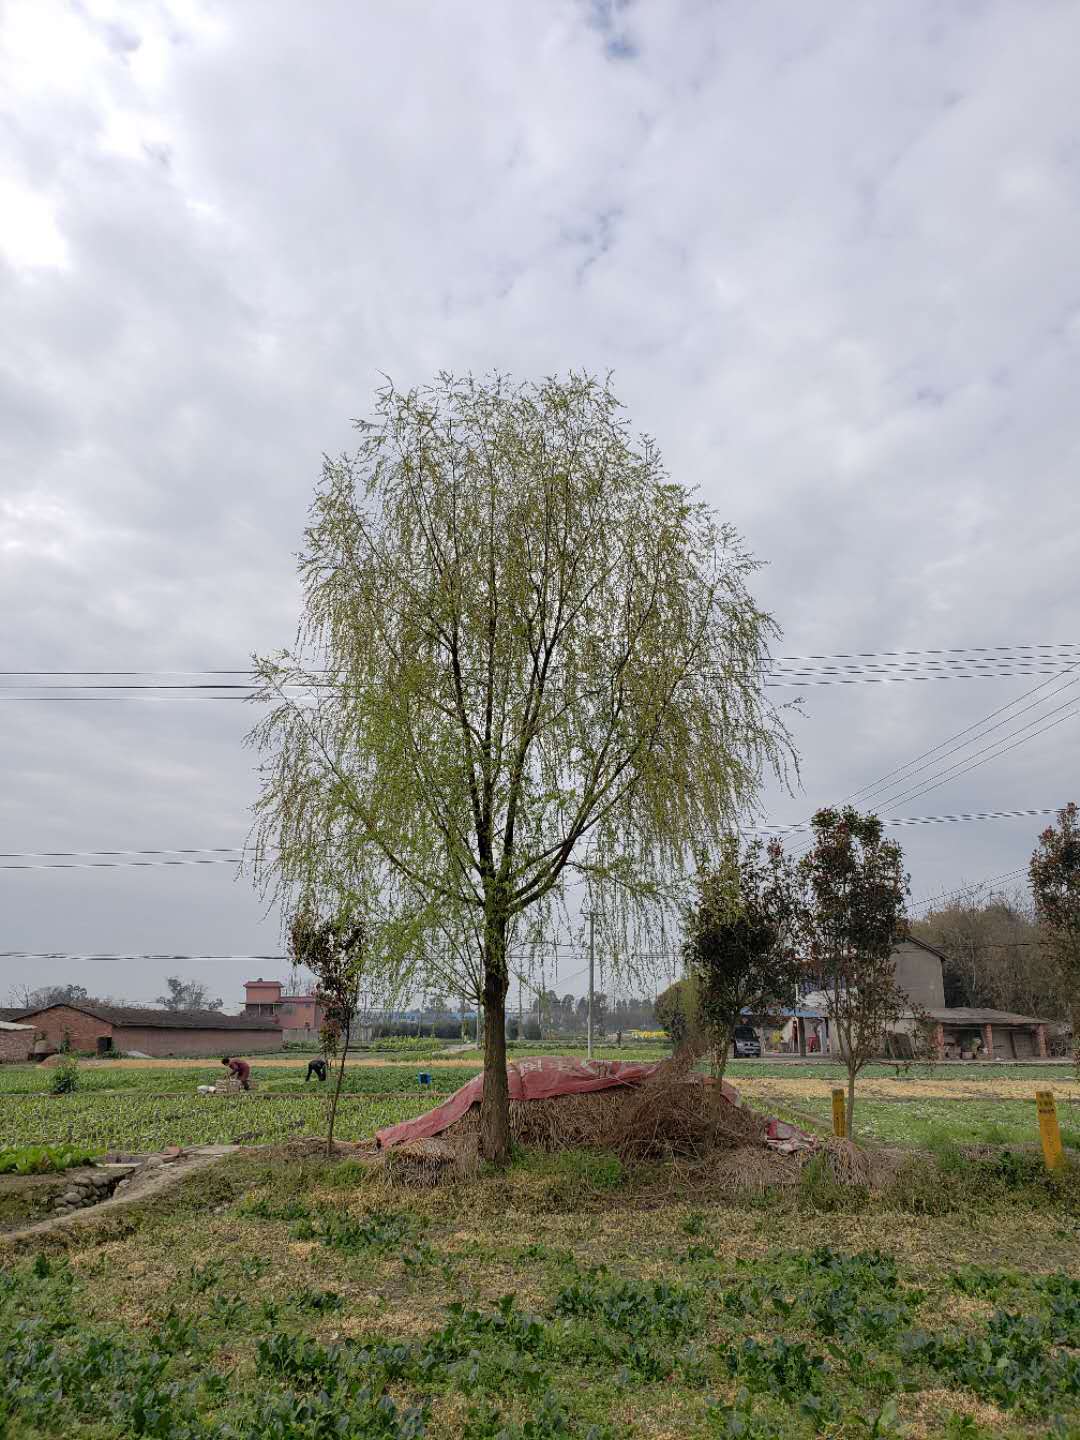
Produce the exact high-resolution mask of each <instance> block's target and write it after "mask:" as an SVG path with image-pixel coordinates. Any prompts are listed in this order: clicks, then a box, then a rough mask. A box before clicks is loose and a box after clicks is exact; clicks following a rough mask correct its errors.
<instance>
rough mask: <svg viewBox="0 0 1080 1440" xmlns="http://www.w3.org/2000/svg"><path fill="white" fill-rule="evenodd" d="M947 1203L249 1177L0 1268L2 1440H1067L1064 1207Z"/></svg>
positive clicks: (305, 1167)
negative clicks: (817, 1439)
mask: <svg viewBox="0 0 1080 1440" xmlns="http://www.w3.org/2000/svg"><path fill="white" fill-rule="evenodd" d="M942 1173H944V1172H942ZM933 1178H934V1177H933V1175H931V1176H929V1181H930V1182H931V1183H930V1184H927V1185H926V1186H924V1187H923V1192H926V1193H928V1192H929V1190H930V1188H931V1184H932V1182H933ZM949 1185H950V1186H951V1187H952V1188H951V1190H950V1193H951V1195H952V1197H953V1200H954V1202H955V1203H954V1207H953V1211H952V1212H950V1213H942V1214H935V1215H928V1214H925V1213H922V1212H920V1210H919V1209H918V1208H917V1207H912V1206H908V1207H907V1208H906V1209H905V1208H903V1204H902V1196H899V1195H897V1196H894V1197H892V1198H891V1199H889V1200H888V1202H887V1203H886V1201H885V1200H884V1199H882V1200H878V1201H873V1200H870V1199H869V1198H866V1197H864V1199H863V1200H862V1201H861V1202H860V1205H857V1206H855V1207H854V1208H852V1209H850V1210H848V1211H846V1212H844V1213H832V1212H831V1211H828V1208H827V1207H826V1211H824V1212H823V1209H822V1206H821V1205H820V1204H819V1203H818V1201H819V1200H820V1199H821V1198H822V1197H823V1196H824V1191H822V1192H821V1193H820V1194H817V1195H815V1193H814V1192H813V1191H812V1188H811V1187H809V1186H805V1187H802V1188H801V1189H795V1190H793V1191H788V1192H785V1193H783V1194H775V1195H770V1196H767V1197H765V1198H764V1199H757V1200H753V1201H750V1200H747V1201H746V1202H744V1203H742V1204H739V1203H734V1202H733V1201H731V1200H730V1199H727V1200H725V1199H721V1198H719V1197H718V1196H717V1195H715V1194H713V1193H710V1190H709V1187H708V1185H707V1183H702V1179H701V1177H698V1179H697V1180H696V1181H695V1183H694V1185H693V1186H692V1187H689V1186H686V1185H685V1184H684V1182H683V1181H682V1180H681V1179H680V1176H679V1175H678V1174H675V1173H674V1172H669V1171H667V1170H666V1169H664V1167H658V1166H651V1167H646V1168H644V1169H642V1170H641V1171H636V1172H628V1171H626V1170H624V1169H623V1168H622V1167H620V1166H618V1164H617V1162H613V1161H612V1160H611V1159H610V1157H604V1156H575V1157H572V1158H571V1157H568V1156H561V1157H543V1156H537V1155H525V1156H522V1157H521V1158H520V1159H519V1160H518V1161H517V1162H515V1164H514V1165H512V1166H511V1167H510V1168H509V1170H508V1171H506V1172H502V1173H495V1172H491V1173H485V1174H483V1175H482V1176H481V1177H480V1178H479V1179H477V1180H476V1181H475V1182H472V1183H470V1184H468V1185H463V1186H461V1187H460V1188H452V1189H448V1190H437V1191H424V1192H409V1191H402V1190H393V1189H391V1188H389V1187H388V1185H387V1184H386V1181H385V1179H383V1178H381V1177H380V1176H379V1175H378V1174H377V1173H372V1172H370V1171H364V1170H362V1169H358V1167H356V1166H355V1165H354V1164H351V1163H349V1162H346V1163H344V1164H341V1163H338V1164H333V1163H329V1162H326V1161H323V1160H321V1159H311V1160H307V1161H305V1162H304V1163H303V1164H298V1163H297V1162H295V1161H291V1162H290V1161H287V1160H276V1161H273V1160H265V1159H260V1160H252V1159H248V1158H240V1157H236V1158H234V1159H232V1160H230V1161H229V1162H227V1163H226V1164H223V1165H221V1166H218V1167H216V1168H215V1169H214V1170H212V1171H210V1172H206V1173H204V1174H203V1175H200V1176H197V1177H194V1178H193V1179H192V1180H190V1181H189V1182H187V1184H185V1185H184V1186H182V1187H179V1188H178V1189H177V1190H175V1191H173V1192H171V1195H170V1196H169V1197H167V1198H162V1199H161V1200H159V1201H158V1202H157V1203H156V1204H154V1205H152V1206H151V1205H147V1206H146V1207H144V1208H143V1210H142V1211H141V1212H140V1213H139V1214H138V1216H137V1217H136V1218H131V1217H129V1218H128V1219H126V1220H125V1221H124V1222H123V1223H120V1222H119V1221H116V1220H110V1219H109V1218H108V1217H107V1215H106V1214H103V1215H102V1216H101V1217H100V1219H99V1221H98V1222H97V1228H96V1229H94V1228H91V1229H90V1230H89V1232H88V1231H87V1230H84V1229H83V1228H82V1226H80V1227H79V1229H78V1231H76V1230H74V1228H73V1229H72V1231H71V1232H69V1233H68V1234H67V1235H66V1236H64V1235H59V1234H54V1235H53V1236H51V1237H50V1238H49V1239H48V1240H47V1241H44V1240H43V1241H39V1242H37V1244H36V1245H34V1246H28V1245H27V1244H26V1243H25V1242H24V1243H23V1244H22V1246H21V1248H20V1249H19V1250H12V1249H10V1248H8V1249H7V1250H6V1251H5V1250H4V1249H2V1248H0V1354H3V1356H4V1366H3V1367H2V1368H0V1424H2V1425H3V1426H4V1433H5V1435H7V1436H10V1437H11V1440H46V1437H54V1436H57V1435H64V1436H66V1437H68V1436H70V1437H73V1440H113V1437H116V1440H120V1437H127V1436H147V1437H152V1440H321V1437H325V1440H331V1437H335V1436H340V1437H351V1440H450V1437H455V1440H459V1437H460V1440H623V1437H626V1440H672V1437H675V1436H679V1437H684V1436H685V1437H687V1440H715V1437H732V1440H733V1437H743V1440H789V1437H790V1440H810V1437H812V1436H814V1435H822V1436H832V1437H837V1440H853V1437H871V1436H877V1437H881V1440H885V1437H898V1436H900V1435H903V1434H905V1433H910V1434H912V1435H913V1436H920V1437H927V1440H936V1437H951V1440H959V1437H964V1436H966V1437H969V1440H979V1437H987V1440H988V1437H990V1436H994V1437H998V1436H1003V1437H1021V1436H1023V1437H1031V1440H1034V1437H1036V1436H1045V1435H1047V1434H1049V1433H1054V1434H1059V1435H1062V1436H1069V1435H1075V1434H1076V1433H1077V1427H1078V1426H1080V1281H1077V1279H1076V1278H1075V1277H1076V1275H1077V1274H1078V1273H1080V1240H1078V1236H1077V1229H1076V1224H1075V1221H1076V1215H1077V1213H1078V1212H1077V1204H1076V1202H1077V1195H1076V1192H1075V1187H1074V1188H1072V1189H1069V1188H1068V1187H1056V1188H1055V1187H1053V1186H1050V1185H1048V1184H1047V1183H1046V1182H1045V1181H1043V1180H1042V1179H1041V1178H1040V1177H1039V1175H1038V1172H1037V1171H1024V1170H1023V1169H1022V1168H1021V1169H1014V1170H1012V1171H1008V1172H1006V1171H1002V1172H1001V1173H1000V1174H999V1173H998V1172H994V1173H993V1174H991V1173H990V1172H989V1171H988V1172H987V1175H986V1176H985V1177H984V1176H983V1175H982V1174H981V1172H980V1173H979V1174H978V1175H977V1176H974V1177H973V1183H971V1184H969V1185H967V1186H966V1187H965V1185H964V1184H963V1183H962V1181H961V1180H960V1179H958V1176H957V1172H956V1171H953V1172H951V1178H950V1179H949ZM911 1193H912V1195H917V1194H918V1193H920V1192H919V1189H918V1187H917V1186H916V1187H912V1190H911ZM825 1198H826V1199H827V1196H825ZM890 1207H891V1208H890ZM91 1226H92V1222H91ZM196 1237H197V1239H196ZM105 1241H107V1242H108V1243H107V1244H105V1243H103V1242H105ZM909 1427H910V1428H909ZM1051 1427H1055V1428H1054V1429H1051Z"/></svg>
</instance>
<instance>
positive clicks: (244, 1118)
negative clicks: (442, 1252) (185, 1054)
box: [0, 1056, 1080, 1150]
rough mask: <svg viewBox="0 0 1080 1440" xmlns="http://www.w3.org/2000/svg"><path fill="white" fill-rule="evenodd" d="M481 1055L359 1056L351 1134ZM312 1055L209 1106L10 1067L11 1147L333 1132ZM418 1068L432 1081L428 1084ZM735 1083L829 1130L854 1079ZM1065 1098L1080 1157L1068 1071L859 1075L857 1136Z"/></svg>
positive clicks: (123, 1073)
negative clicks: (65, 1085) (54, 1080)
mask: <svg viewBox="0 0 1080 1440" xmlns="http://www.w3.org/2000/svg"><path fill="white" fill-rule="evenodd" d="M478 1063H479V1062H478V1060H476V1059H475V1058H474V1057H469V1056H454V1057H450V1058H448V1059H447V1060H445V1061H441V1062H437V1061H425V1062H420V1063H419V1064H418V1063H417V1062H416V1061H413V1060H404V1061H389V1060H384V1059H378V1060H376V1059H362V1060H355V1061H354V1060H350V1062H349V1065H348V1068H347V1070H346V1073H345V1084H344V1089H343V1099H342V1105H341V1111H340V1115H339V1120H338V1126H339V1130H338V1133H339V1135H340V1137H341V1138H342V1139H348V1140H360V1139H365V1138H368V1137H370V1136H371V1135H372V1134H373V1133H374V1131H375V1130H376V1129H378V1128H380V1127H381V1126H383V1125H388V1124H392V1123H394V1122H395V1121H396V1120H400V1119H404V1118H406V1117H408V1116H411V1115H418V1114H422V1113H423V1111H424V1110H426V1109H428V1108H429V1107H430V1106H431V1105H432V1104H436V1103H438V1100H439V1099H440V1098H442V1097H444V1096H445V1095H448V1094H450V1093H451V1092H452V1091H454V1090H456V1089H457V1088H458V1087H459V1086H460V1085H462V1084H464V1083H465V1082H466V1081H467V1080H469V1079H470V1078H471V1077H472V1076H473V1075H475V1074H476V1073H477V1068H478ZM306 1065H307V1060H306V1057H305V1058H303V1059H299V1060H297V1059H288V1058H276V1057H275V1058H271V1059H268V1060H266V1061H258V1062H256V1063H255V1064H254V1066H253V1074H254V1077H255V1080H256V1090H255V1091H254V1093H253V1094H251V1095H241V1096H233V1097H221V1096H212V1097H209V1098H204V1097H201V1096H198V1095H197V1094H196V1093H195V1089H196V1086H197V1085H200V1084H204V1083H208V1082H211V1081H213V1080H215V1079H218V1078H220V1073H221V1067H220V1064H218V1065H217V1066H216V1068H215V1066H214V1065H213V1063H212V1062H203V1063H192V1062H190V1061H137V1060H125V1061H102V1062H98V1061H87V1062H83V1063H81V1064H80V1067H79V1078H78V1089H77V1090H76V1092H75V1093H74V1094H71V1095H60V1096H53V1095H50V1094H49V1093H48V1085H49V1083H50V1080H51V1077H52V1075H53V1073H54V1072H53V1071H52V1070H50V1069H49V1068H47V1067H42V1066H16V1065H9V1066H4V1067H0V1144H12V1143H17V1144H21V1143H27V1142H34V1141H45V1142H54V1143H55V1142H62V1141H70V1142H72V1143H75V1144H87V1145H98V1146H100V1147H101V1148H102V1149H119V1150H138V1149H149V1148H161V1147H163V1146H165V1145H192V1144H209V1143H213V1144H220V1143H229V1142H231V1141H233V1140H241V1141H243V1142H246V1143H253V1144H254V1143H270V1142H274V1141H277V1140H282V1139H287V1138H290V1137H293V1136H310V1135H317V1134H320V1133H322V1131H323V1127H324V1123H325V1122H324V1108H323V1101H324V1100H325V1095H326V1089H327V1088H328V1087H324V1086H321V1085H317V1082H315V1081H308V1082H305V1080H304V1078H303V1076H304V1072H305V1070H306ZM419 1070H424V1071H426V1072H427V1073H428V1074H429V1075H430V1076H431V1085H430V1086H429V1087H425V1088H422V1087H421V1086H420V1085H419V1083H418V1080H417V1074H418V1071H419ZM728 1075H729V1078H730V1079H731V1080H732V1081H733V1082H734V1083H735V1085H736V1086H737V1088H738V1090H739V1092H740V1094H741V1096H742V1098H743V1099H744V1101H746V1102H747V1103H748V1104H751V1105H754V1106H755V1107H757V1108H758V1109H761V1110H763V1111H765V1112H766V1113H769V1114H777V1115H780V1116H782V1117H783V1118H785V1119H790V1120H793V1121H794V1122H795V1123H797V1124H801V1125H804V1126H810V1127H813V1126H814V1125H817V1126H819V1127H822V1128H826V1129H827V1128H828V1126H829V1123H830V1091H831V1089H832V1087H833V1086H834V1085H836V1084H838V1083H840V1081H841V1079H842V1072H841V1071H840V1070H839V1069H838V1067H836V1066H833V1065H827V1064H814V1065H791V1064H785V1063H784V1062H769V1061H764V1062H761V1061H743V1062H733V1063H732V1064H731V1065H730V1066H729V1069H728ZM1038 1089H1052V1090H1053V1091H1054V1092H1055V1094H1056V1095H1057V1097H1058V1111H1059V1117H1060V1124H1061V1131H1062V1138H1063V1140H1064V1142H1065V1144H1066V1146H1067V1147H1071V1148H1077V1149H1080V1087H1078V1086H1077V1085H1076V1083H1075V1081H1074V1080H1073V1079H1072V1078H1071V1071H1070V1070H1068V1069H1065V1068H1062V1067H1060V1066H1059V1067H1053V1066H1048V1067H1041V1066H1040V1067H1024V1066H1012V1067H1008V1066H1000V1067H999V1066H988V1065H987V1066H979V1065H970V1066H965V1067H962V1068H961V1067H946V1066H941V1067H933V1068H926V1067H920V1068H917V1069H916V1068H913V1069H912V1070H911V1071H910V1072H901V1073H900V1074H897V1071H896V1067H895V1066H874V1067H870V1068H868V1070H867V1071H866V1073H865V1074H864V1075H863V1076H862V1077H861V1078H860V1081H859V1088H858V1100H857V1103H856V1135H857V1137H858V1138H861V1139H862V1140H864V1141H866V1142H873V1141H880V1142H884V1143H888V1144H899V1145H914V1146H924V1147H925V1146H930V1147H933V1146H937V1145H941V1144H949V1143H953V1144H982V1145H1005V1144H1022V1143H1032V1142H1034V1141H1036V1140H1037V1138H1038V1130H1037V1122H1036V1116H1035V1103H1034V1097H1035V1092H1036V1090H1038Z"/></svg>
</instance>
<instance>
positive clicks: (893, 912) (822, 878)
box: [798, 806, 912, 1139]
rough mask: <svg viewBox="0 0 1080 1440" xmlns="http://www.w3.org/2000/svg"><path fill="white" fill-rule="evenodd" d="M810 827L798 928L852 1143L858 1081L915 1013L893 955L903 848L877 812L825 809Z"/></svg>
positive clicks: (801, 869) (899, 929) (903, 883)
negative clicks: (837, 1065)
mask: <svg viewBox="0 0 1080 1440" xmlns="http://www.w3.org/2000/svg"><path fill="white" fill-rule="evenodd" d="M812 824H813V829H814V848H813V849H812V850H811V851H810V852H809V854H807V855H805V856H803V858H802V859H801V860H800V861H799V864H798V875H799V880H800V882H801V891H802V893H801V896H800V912H801V913H800V924H799V929H800V931H801V938H802V943H803V948H804V955H805V959H806V962H807V963H808V965H809V966H810V968H811V969H812V971H813V972H814V973H815V974H816V976H817V978H818V983H819V984H820V986H821V989H822V992H823V994H824V997H825V1012H826V1015H827V1016H828V1020H829V1027H830V1030H831V1031H832V1033H833V1034H835V1035H836V1036H837V1038H838V1040H839V1042H840V1050H841V1054H842V1056H843V1060H844V1064H845V1065H846V1067H847V1134H848V1137H849V1139H850V1138H851V1136H852V1134H853V1129H852V1126H853V1121H854V1114H855V1080H856V1077H857V1076H858V1074H859V1071H860V1070H862V1068H863V1066H864V1065H865V1064H866V1063H867V1061H868V1060H870V1059H872V1058H873V1057H874V1056H875V1055H876V1054H878V1053H879V1052H880V1048H881V1045H882V1041H883V1038H884V1035H885V1032H886V1031H887V1030H888V1028H889V1026H890V1025H894V1024H896V1022H897V1021H898V1020H900V1019H901V1017H902V1016H904V1015H908V1014H911V1013H912V1006H911V1002H910V1001H909V1000H908V997H907V995H906V994H905V993H904V992H903V990H901V989H900V988H899V987H898V985H897V983H896V961H895V959H894V956H893V951H894V949H895V946H896V943H897V941H898V940H900V939H902V938H903V936H904V934H905V932H906V921H905V919H904V906H905V900H906V897H907V893H908V889H907V879H908V877H907V876H906V875H905V874H904V869H903V853H902V851H901V849H900V846H899V845H897V844H896V842H895V841H893V840H885V839H883V838H882V826H881V821H880V820H879V819H878V818H877V816H876V815H860V814H859V813H858V811H857V810H854V809H852V807H851V806H846V807H845V808H844V809H843V810H832V809H827V810H819V811H818V812H817V814H816V815H815V816H814V818H813V821H812Z"/></svg>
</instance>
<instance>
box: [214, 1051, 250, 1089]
mask: <svg viewBox="0 0 1080 1440" xmlns="http://www.w3.org/2000/svg"><path fill="white" fill-rule="evenodd" d="M221 1063H222V1064H223V1065H227V1066H228V1067H229V1074H230V1075H232V1076H233V1077H234V1079H236V1080H239V1081H240V1088H241V1090H250V1089H251V1066H250V1065H249V1064H248V1062H247V1061H246V1060H233V1059H230V1058H229V1056H228V1055H223V1056H222V1057H221Z"/></svg>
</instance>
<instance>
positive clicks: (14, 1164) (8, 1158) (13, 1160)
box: [0, 1145, 97, 1175]
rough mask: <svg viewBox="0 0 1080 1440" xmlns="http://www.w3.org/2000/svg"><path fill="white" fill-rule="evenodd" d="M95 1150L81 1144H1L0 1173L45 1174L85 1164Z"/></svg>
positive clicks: (89, 1160)
mask: <svg viewBox="0 0 1080 1440" xmlns="http://www.w3.org/2000/svg"><path fill="white" fill-rule="evenodd" d="M96 1153H97V1152H96V1151H94V1150H88V1149H87V1148H86V1147H85V1146H81V1145H22V1146H16V1145H2V1146H0V1175H47V1174H49V1173H50V1172H52V1171H61V1170H70V1169H71V1168H72V1166H74V1165H87V1164H89V1163H90V1162H91V1161H92V1160H93V1159H94V1156H95V1154H96Z"/></svg>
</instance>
